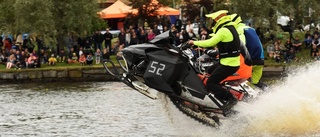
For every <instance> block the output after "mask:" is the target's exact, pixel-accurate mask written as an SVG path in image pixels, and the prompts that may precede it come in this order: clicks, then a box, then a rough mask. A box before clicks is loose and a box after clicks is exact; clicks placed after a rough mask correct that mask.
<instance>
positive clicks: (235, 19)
mask: <svg viewBox="0 0 320 137" xmlns="http://www.w3.org/2000/svg"><path fill="white" fill-rule="evenodd" d="M230 17H231V19H232V22H234V23H236V24H239V23H240V22H242V19H241V17H240V16H239V15H238V14H231V15H230Z"/></svg>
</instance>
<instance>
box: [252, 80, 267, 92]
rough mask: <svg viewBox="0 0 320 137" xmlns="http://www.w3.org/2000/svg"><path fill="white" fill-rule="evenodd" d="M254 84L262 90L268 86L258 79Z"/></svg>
mask: <svg viewBox="0 0 320 137" xmlns="http://www.w3.org/2000/svg"><path fill="white" fill-rule="evenodd" d="M254 85H255V86H257V87H259V88H261V89H262V90H265V89H266V88H267V87H268V85H267V84H265V83H263V82H261V81H259V82H258V83H257V84H254Z"/></svg>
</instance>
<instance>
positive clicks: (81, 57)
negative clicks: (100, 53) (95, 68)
mask: <svg viewBox="0 0 320 137" xmlns="http://www.w3.org/2000/svg"><path fill="white" fill-rule="evenodd" d="M79 62H80V65H81V66H83V65H85V64H86V56H85V55H84V54H81V55H80V58H79Z"/></svg>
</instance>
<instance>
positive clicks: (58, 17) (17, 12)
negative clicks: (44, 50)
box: [0, 0, 106, 45]
mask: <svg viewBox="0 0 320 137" xmlns="http://www.w3.org/2000/svg"><path fill="white" fill-rule="evenodd" d="M97 10H98V4H97V3H96V1H92V0H77V1H70V0H59V1H56V0H0V25H1V26H0V32H1V33H11V34H16V33H19V32H21V33H30V34H32V35H34V36H35V37H36V36H37V37H38V36H40V37H43V38H44V39H45V45H55V42H56V38H59V37H61V35H65V34H66V33H68V32H72V31H75V32H78V33H81V32H83V31H87V32H93V31H94V29H97V28H100V27H101V26H102V25H106V24H103V23H101V22H102V21H101V19H100V18H98V16H97V14H96V13H97Z"/></svg>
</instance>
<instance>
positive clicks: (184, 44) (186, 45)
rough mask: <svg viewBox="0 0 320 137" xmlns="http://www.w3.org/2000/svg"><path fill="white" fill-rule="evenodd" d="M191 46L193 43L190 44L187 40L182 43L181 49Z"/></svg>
mask: <svg viewBox="0 0 320 137" xmlns="http://www.w3.org/2000/svg"><path fill="white" fill-rule="evenodd" d="M191 46H192V45H191V44H188V43H187V42H185V43H183V44H181V46H180V49H181V50H186V49H188V48H190V47H191Z"/></svg>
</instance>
